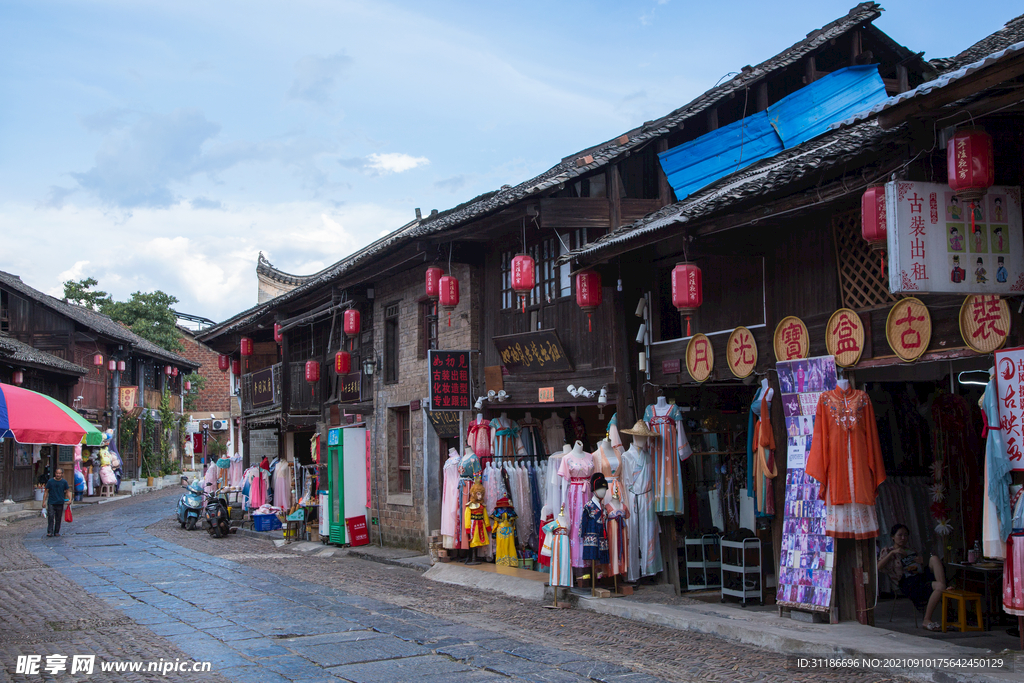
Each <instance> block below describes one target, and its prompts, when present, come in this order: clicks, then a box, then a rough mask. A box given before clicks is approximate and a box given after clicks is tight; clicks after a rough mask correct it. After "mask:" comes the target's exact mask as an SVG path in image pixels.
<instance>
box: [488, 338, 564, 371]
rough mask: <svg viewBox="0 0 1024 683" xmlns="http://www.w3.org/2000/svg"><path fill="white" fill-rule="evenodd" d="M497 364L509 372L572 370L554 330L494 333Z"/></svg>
mask: <svg viewBox="0 0 1024 683" xmlns="http://www.w3.org/2000/svg"><path fill="white" fill-rule="evenodd" d="M494 345H495V347H496V348H497V349H498V355H499V356H500V357H501V364H502V366H503V367H504V368H507V369H508V370H509V372H512V373H517V374H518V373H528V372H558V371H565V370H572V369H573V366H572V363H570V362H569V358H568V357H567V356H566V355H565V349H564V348H563V347H562V341H561V340H560V339H559V338H558V333H557V332H555V331H554V330H538V331H536V332H526V333H523V334H507V335H503V336H500V337H494Z"/></svg>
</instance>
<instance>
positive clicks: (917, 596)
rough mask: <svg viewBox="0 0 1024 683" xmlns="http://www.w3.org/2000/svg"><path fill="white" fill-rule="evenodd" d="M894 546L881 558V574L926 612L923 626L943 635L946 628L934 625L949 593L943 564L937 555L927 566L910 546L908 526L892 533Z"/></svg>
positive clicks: (900, 526) (879, 559)
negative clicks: (944, 594) (937, 609)
mask: <svg viewBox="0 0 1024 683" xmlns="http://www.w3.org/2000/svg"><path fill="white" fill-rule="evenodd" d="M889 535H890V536H891V537H892V542H893V545H892V546H890V547H888V548H885V549H884V550H882V552H881V554H880V555H879V557H878V571H879V572H885V574H886V575H887V576H888V577H889V579H890V580H891V581H892V582H893V583H894V584H896V585H898V586H899V587H900V591H901V592H902V593H903V594H904V595H905V596H907V597H908V598H910V600H911V601H912V602H913V603H914V605H915V606H916V607H917V609H919V610H923V611H924V624H923V626H924V627H925V628H926V629H928V630H929V631H939V630H941V629H942V626H941V625H940V624H938V623H937V622H934V621H932V613H934V612H935V608H936V607H937V606H938V604H939V600H941V599H942V591H944V590H946V572H945V571H944V570H943V568H942V562H941V561H940V560H939V558H938V557H936V556H935V555H931V556H930V557H929V558H928V564H927V565H925V564H924V561H923V560H922V558H921V555H920V554H918V552H917V551H916V550H914V549H913V548H910V547H909V546H908V545H907V544H908V543H909V541H910V529H908V528H907V526H906V525H905V524H896V525H894V526H893V528H892V530H891V531H890V532H889Z"/></svg>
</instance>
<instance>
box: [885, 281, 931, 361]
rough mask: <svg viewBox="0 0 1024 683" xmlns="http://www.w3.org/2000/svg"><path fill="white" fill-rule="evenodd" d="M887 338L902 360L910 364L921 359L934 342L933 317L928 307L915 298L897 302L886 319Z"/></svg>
mask: <svg viewBox="0 0 1024 683" xmlns="http://www.w3.org/2000/svg"><path fill="white" fill-rule="evenodd" d="M885 338H886V340H887V341H888V342H889V346H890V347H891V348H892V350H893V351H894V352H895V353H896V355H897V356H898V357H899V358H900V360H905V361H908V362H909V361H913V360H917V359H918V358H920V357H921V355H922V354H923V353H924V352H925V351H927V350H928V343H929V342H931V340H932V317H931V315H930V314H929V313H928V307H927V306H925V305H924V303H922V302H921V300H920V299H915V298H914V297H909V298H906V299H903V300H902V301H899V302H897V303H896V305H895V306H893V307H892V309H890V310H889V317H887V318H886V319H885Z"/></svg>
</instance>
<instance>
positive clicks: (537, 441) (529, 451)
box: [519, 411, 548, 456]
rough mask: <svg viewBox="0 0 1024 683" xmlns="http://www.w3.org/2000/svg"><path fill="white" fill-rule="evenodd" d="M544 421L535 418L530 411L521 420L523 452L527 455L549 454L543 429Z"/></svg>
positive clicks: (520, 436) (520, 434) (520, 435)
mask: <svg viewBox="0 0 1024 683" xmlns="http://www.w3.org/2000/svg"><path fill="white" fill-rule="evenodd" d="M542 425H543V423H542V422H541V421H540V420H538V419H536V418H534V417H533V415H531V414H530V412H529V411H527V412H526V416H525V417H524V418H523V419H522V420H520V421H519V429H520V430H521V431H520V432H519V438H520V440H521V441H522V445H523V452H525V453H526V455H535V456H536V455H547V454H548V449H547V446H546V445H545V444H544V432H543V430H542V429H541V427H542Z"/></svg>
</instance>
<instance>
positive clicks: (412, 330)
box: [372, 264, 479, 550]
mask: <svg viewBox="0 0 1024 683" xmlns="http://www.w3.org/2000/svg"><path fill="white" fill-rule="evenodd" d="M452 270H453V271H454V274H455V276H456V277H457V278H458V279H459V300H460V303H459V306H458V307H457V308H456V309H455V310H454V311H452V315H451V327H449V326H448V316H447V314H445V313H443V312H442V313H441V315H440V320H439V326H438V348H440V349H476V348H478V346H477V343H476V342H477V340H478V335H479V332H478V331H477V330H476V329H475V327H476V326H475V325H474V324H473V322H474V318H475V316H476V315H477V314H478V313H479V305H478V303H476V302H478V299H479V297H478V296H477V291H478V289H479V287H478V281H477V280H478V278H477V277H475V276H476V273H475V272H473V273H471V272H470V271H471V269H470V267H469V266H466V265H462V264H453V265H452ZM425 271H426V267H425V266H424V267H422V268H416V269H414V270H411V271H408V272H406V273H402V274H400V275H396V276H394V277H390V278H387V279H385V280H382V281H378V282H377V283H375V300H374V306H375V308H374V316H373V320H374V325H375V328H376V329H375V330H374V339H380V340H383V339H384V324H385V322H384V309H385V308H386V307H387V306H390V305H392V304H395V303H398V304H399V318H398V336H399V357H398V382H397V383H396V384H383V380H382V378H383V372H382V373H381V378H380V379H378V380H377V384H376V390H377V396H376V414H375V417H374V419H375V420H383V422H382V423H381V424H380V425H378V426H379V429H376V430H374V431H375V434H374V442H373V449H372V468H373V479H372V481H373V482H374V484H375V487H376V491H375V494H374V495H376V496H377V498H378V500H377V503H375V504H374V505H373V510H372V512H373V515H375V516H378V519H379V532H380V533H381V534H382V536H383V540H384V543H386V544H387V545H392V546H400V547H407V548H413V549H417V550H426V543H427V541H426V536H427V534H429V533H430V530H429V529H427V528H426V525H427V509H428V508H429V509H432V508H433V507H436V508H437V509H438V510H440V506H441V499H440V491H439V490H438V489H437V488H436V486H435V487H432V489H433V490H430V491H427V490H425V489H426V486H425V481H424V476H423V475H424V452H423V451H424V438H427V439H435V440H436V439H437V435H436V434H435V432H434V430H433V428H431V427H429V426H426V427H424V424H423V413H422V411H421V410H417V411H410V413H409V418H410V420H409V422H410V424H409V437H410V442H411V448H410V461H411V463H410V464H411V474H412V486H411V488H412V492H411V493H408V494H403V493H400V492H399V491H398V474H397V462H398V458H397V453H396V452H395V451H396V448H395V440H396V433H395V416H394V410H393V409H394V408H399V407H407V406H408V405H409V403H410V402H411V401H414V400H416V399H424V403H423V405H424V407H425V406H426V401H425V399H426V398H427V394H428V391H429V390H428V388H427V370H428V368H427V361H426V359H420V358H419V353H418V350H419V344H420V343H421V339H420V318H419V311H420V301H421V300H422V298H423V294H424V272H425ZM463 316H465V317H463ZM476 319H477V320H478V318H476ZM379 351H380V353H381V355H382V357H383V353H384V348H383V343H382V344H381V347H380V349H379ZM468 419H471V418H468ZM437 469H438V470H440V463H437ZM378 504H379V512H378ZM374 533H377V529H374Z"/></svg>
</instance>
